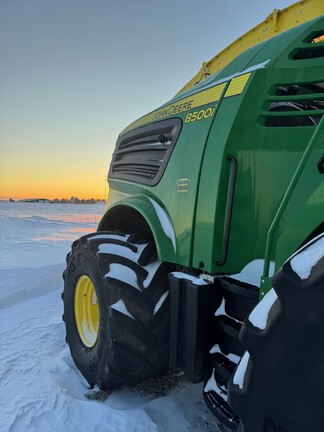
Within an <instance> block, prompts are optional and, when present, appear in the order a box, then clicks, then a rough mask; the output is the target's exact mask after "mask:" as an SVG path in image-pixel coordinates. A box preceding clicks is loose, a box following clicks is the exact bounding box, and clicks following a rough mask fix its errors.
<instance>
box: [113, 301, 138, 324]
mask: <svg viewBox="0 0 324 432" xmlns="http://www.w3.org/2000/svg"><path fill="white" fill-rule="evenodd" d="M111 308H112V309H115V310H116V311H118V312H120V313H122V314H123V315H126V316H129V317H130V318H133V320H134V319H135V318H134V317H133V315H132V314H131V313H130V312H128V310H127V307H126V305H125V303H124V302H123V300H119V301H118V302H116V303H114V304H112V305H111Z"/></svg>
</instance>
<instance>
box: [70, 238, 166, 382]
mask: <svg viewBox="0 0 324 432" xmlns="http://www.w3.org/2000/svg"><path fill="white" fill-rule="evenodd" d="M83 276H86V277H87V278H90V280H91V281H92V284H93V287H94V291H95V294H96V297H97V307H98V309H99V318H98V322H99V325H98V330H97V338H96V340H95V341H93V342H90V343H87V340H84V338H82V337H83V334H82V331H81V333H80V332H79V330H78V327H77V322H76V321H77V320H76V311H75V305H74V303H75V295H76V294H75V293H76V287H77V284H78V281H79V280H80V278H82V277H83ZM63 279H64V291H63V294H62V298H63V301H64V315H63V319H64V321H65V326H66V341H67V343H68V344H69V348H70V351H71V355H72V358H73V360H74V362H75V364H76V366H77V367H78V369H79V370H80V372H81V373H82V375H83V376H84V377H85V378H86V379H87V381H88V382H89V385H90V387H93V386H94V385H95V384H97V385H98V386H99V388H101V389H103V390H107V389H109V390H111V389H114V388H117V387H119V386H122V385H131V384H135V383H137V382H139V381H141V380H143V379H146V378H150V377H152V376H155V375H157V374H158V373H160V372H162V371H164V370H166V369H167V367H168V360H169V310H170V307H169V295H168V292H169V282H168V274H167V266H166V264H164V263H162V262H159V261H158V260H157V254H156V248H155V246H154V244H153V243H150V242H149V243H148V242H145V241H144V240H143V239H142V238H141V237H140V236H138V235H130V236H129V235H122V234H119V233H111V232H98V233H94V234H90V235H86V236H84V237H81V238H80V239H78V240H77V241H75V242H74V243H73V244H72V251H71V252H70V253H69V254H68V255H67V268H66V270H65V271H64V273H63ZM81 280H82V279H81ZM77 298H78V297H77ZM95 303H96V302H94V303H93V304H95ZM76 307H77V308H78V306H76Z"/></svg>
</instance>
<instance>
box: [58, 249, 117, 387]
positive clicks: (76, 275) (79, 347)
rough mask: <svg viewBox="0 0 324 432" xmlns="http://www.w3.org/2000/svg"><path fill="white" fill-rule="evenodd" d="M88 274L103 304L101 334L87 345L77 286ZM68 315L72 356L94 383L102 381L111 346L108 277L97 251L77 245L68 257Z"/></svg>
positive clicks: (98, 299)
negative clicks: (100, 372)
mask: <svg viewBox="0 0 324 432" xmlns="http://www.w3.org/2000/svg"><path fill="white" fill-rule="evenodd" d="M84 275H86V276H88V277H89V278H90V279H91V281H92V283H93V285H94V289H95V291H96V295H97V301H98V307H99V330H98V338H97V341H96V343H95V345H94V346H92V347H87V346H85V345H84V343H83V342H82V340H81V338H80V335H79V331H78V329H77V325H76V320H75V310H74V297H75V288H76V285H77V283H78V280H79V279H80V277H81V276H84ZM104 309H105V310H104ZM64 317H65V326H66V337H67V341H68V343H69V347H70V351H71V355H72V358H73V360H74V362H75V364H76V366H77V367H78V369H79V370H80V372H81V373H82V375H83V376H84V377H85V378H86V379H87V381H88V382H89V384H90V386H91V387H92V386H94V385H95V384H96V383H97V381H98V379H97V373H98V370H99V369H100V360H101V359H102V358H105V354H106V352H107V351H108V349H109V346H108V345H109V343H110V334H109V321H110V317H111V309H110V307H109V301H108V286H107V281H106V279H105V277H104V275H101V272H100V269H99V266H98V261H97V259H96V255H94V254H93V253H92V251H91V250H89V249H88V248H85V247H82V246H77V247H76V248H75V249H74V250H73V251H72V254H71V256H70V258H69V261H68V265H67V273H66V280H65V283H64Z"/></svg>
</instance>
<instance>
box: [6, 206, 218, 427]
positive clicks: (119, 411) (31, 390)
mask: <svg viewBox="0 0 324 432" xmlns="http://www.w3.org/2000/svg"><path fill="white" fill-rule="evenodd" d="M103 211H104V206H103V205H102V204H97V205H70V204H37V203H35V204H33V203H8V202H0V245H1V247H0V432H9V431H10V432H34V431H37V432H38V431H42V432H51V431H66V432H69V431H70V432H75V431H78V432H82V431H87V432H91V431H93V432H103V431H105V432H107V431H108V432H123V431H127V432H154V431H163V432H171V431H172V432H184V431H199V432H212V431H213V432H216V431H225V428H223V427H222V426H218V425H217V422H216V420H215V419H214V417H213V416H212V415H211V414H210V413H209V411H208V409H207V408H206V406H205V404H204V402H203V400H202V396H201V393H202V385H201V384H198V385H192V384H188V383H185V382H183V380H182V379H181V377H180V378H179V376H174V377H171V378H172V379H170V377H166V378H165V382H163V380H162V383H161V380H159V381H158V380H156V382H151V383H150V384H148V385H143V386H139V387H137V388H133V389H131V388H124V389H122V390H119V391H116V392H114V393H113V394H111V395H109V396H108V395H106V394H102V393H101V392H98V389H94V390H89V388H88V387H87V383H86V381H85V380H84V378H83V377H82V376H81V375H80V374H79V372H78V370H77V369H76V367H75V366H74V363H73V361H72V359H71V356H70V352H69V349H68V346H67V345H66V343H65V329H64V324H63V322H62V319H61V316H62V312H63V304H62V301H61V297H60V295H61V291H62V287H63V282H62V277H61V275H62V271H63V269H64V267H65V255H66V254H67V252H68V251H69V249H70V244H71V242H72V241H73V240H75V239H76V238H78V237H79V236H81V235H83V234H86V233H89V232H92V231H95V229H96V226H97V223H98V222H99V220H100V217H101V215H102V213H103Z"/></svg>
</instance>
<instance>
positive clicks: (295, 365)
mask: <svg viewBox="0 0 324 432" xmlns="http://www.w3.org/2000/svg"><path fill="white" fill-rule="evenodd" d="M323 252H324V233H323V234H322V235H321V236H319V237H317V238H316V239H314V240H312V241H311V242H309V243H308V244H307V245H305V246H304V247H303V248H302V249H300V250H299V251H298V252H297V253H296V254H295V255H293V256H292V257H291V258H290V259H289V260H288V261H286V263H285V264H284V265H283V267H282V268H281V269H280V270H279V271H278V272H277V273H276V275H275V276H274V277H273V279H272V284H273V288H272V290H271V291H270V292H269V293H268V294H267V296H266V297H265V298H264V299H263V300H262V301H261V302H260V303H259V304H258V305H257V306H256V308H255V309H254V311H253V312H252V314H251V315H250V316H249V317H248V318H247V319H246V320H245V322H244V325H243V327H242V330H241V333H240V339H241V341H242V343H243V345H244V347H245V348H246V349H247V352H246V353H245V355H244V356H243V357H242V360H241V362H240V364H239V366H238V368H237V370H236V372H235V374H234V375H233V377H232V379H231V381H230V383H229V386H228V390H229V404H230V406H231V407H232V408H233V410H234V411H235V412H236V413H237V414H238V415H239V416H240V418H241V425H240V428H239V431H240V432H306V431H311V432H322V431H323V430H324V361H323V353H324V325H323V324H324V320H323V306H324V256H323ZM314 257H315V258H314ZM305 263H306V264H305ZM304 266H305V268H306V269H307V271H306V272H305V271H304V274H303V272H302V271H301V268H303V267H304ZM307 272H309V273H308V274H307Z"/></svg>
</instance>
